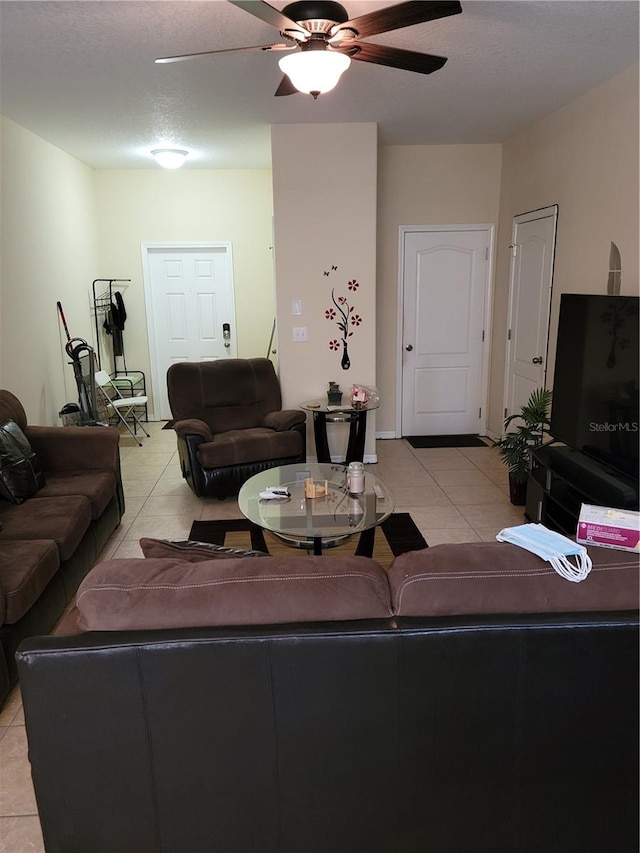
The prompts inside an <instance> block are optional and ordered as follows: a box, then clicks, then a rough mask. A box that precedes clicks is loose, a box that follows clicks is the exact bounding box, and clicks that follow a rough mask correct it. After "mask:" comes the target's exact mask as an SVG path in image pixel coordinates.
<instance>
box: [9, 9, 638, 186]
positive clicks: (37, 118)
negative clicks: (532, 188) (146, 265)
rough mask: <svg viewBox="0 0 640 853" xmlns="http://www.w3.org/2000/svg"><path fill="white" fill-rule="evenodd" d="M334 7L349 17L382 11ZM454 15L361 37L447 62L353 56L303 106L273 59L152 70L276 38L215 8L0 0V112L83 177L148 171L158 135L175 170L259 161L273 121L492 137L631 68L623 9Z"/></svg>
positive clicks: (465, 138)
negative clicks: (421, 67) (336, 78)
mask: <svg viewBox="0 0 640 853" xmlns="http://www.w3.org/2000/svg"><path fill="white" fill-rule="evenodd" d="M272 5H274V6H277V7H278V8H282V7H283V6H284V5H286V4H285V3H282V2H273V3H272ZM343 5H344V6H345V7H346V9H347V11H348V13H349V14H350V16H351V17H355V16H357V15H360V14H363V13H365V12H368V11H370V10H371V9H375V8H380V7H384V6H387V5H393V4H392V3H391V2H388V3H387V2H362V0H355V2H354V0H346V2H344V3H343ZM462 6H463V12H462V14H461V15H455V16H453V17H451V18H445V19H442V20H438V21H434V22H431V23H426V24H419V25H417V26H414V27H409V28H406V29H402V30H395V31H393V32H391V33H388V34H386V35H380V36H376V37H375V38H372V39H370V41H375V42H379V43H383V44H390V45H394V46H396V47H401V48H405V49H408V50H417V51H420V52H425V53H435V54H438V55H442V56H447V57H448V58H449V61H448V63H447V64H446V65H445V67H444V68H443V69H442V70H441V71H438V72H436V73H434V74H432V75H428V76H427V75H421V74H412V73H409V72H406V71H400V70H396V69H392V68H385V67H381V66H374V65H371V64H369V63H364V62H353V63H352V65H351V68H350V69H349V70H348V71H347V72H346V73H345V75H344V77H343V78H342V80H341V82H340V83H339V85H338V88H337V89H336V90H334V91H333V92H332V93H329V94H327V95H322V96H320V98H318V100H317V101H314V100H313V99H312V98H311V97H310V96H306V95H299V94H298V95H292V96H289V97H280V98H275V97H274V96H273V93H274V92H275V90H276V88H277V86H278V84H279V82H280V79H281V77H282V75H281V72H280V70H279V69H278V66H277V60H278V54H269V53H264V52H261V51H256V52H251V53H239V54H226V55H221V56H212V57H202V58H199V59H194V60H191V61H189V62H180V63H177V64H171V65H156V64H154V62H153V60H154V58H155V57H157V56H166V55H175V54H180V53H192V52H196V51H204V50H215V49H221V48H226V47H239V46H245V45H258V44H268V43H271V42H273V41H278V40H280V39H279V36H278V33H277V31H276V30H275V29H273V28H271V27H269V26H268V25H267V24H264V23H263V22H261V21H260V20H258V19H257V18H255V17H253V16H252V15H250V14H248V13H247V12H245V11H243V10H241V9H238V8H236V7H234V6H232V5H231V4H229V3H227V2H226V0H204V2H203V0H90V1H89V2H85V0H63V1H62V2H58V0H44V2H40V0H3V2H0V111H1V112H2V113H3V114H4V115H5V116H7V117H8V118H10V119H12V120H14V121H16V122H17V123H18V124H20V125H22V126H23V127H26V128H28V129H29V130H31V131H33V132H34V133H36V134H38V135H40V136H42V137H43V138H45V139H47V140H48V141H50V142H52V143H53V144H55V145H57V146H59V147H60V148H62V149H63V150H64V151H67V152H69V153H70V154H72V155H73V156H75V157H77V158H78V159H80V160H82V161H84V162H85V163H87V164H89V165H90V166H94V167H96V168H147V167H148V168H158V167H157V166H156V165H155V163H154V162H153V161H152V159H151V158H150V157H149V156H148V153H147V152H148V151H149V149H150V148H152V147H154V146H156V145H157V144H158V143H161V142H163V143H171V144H174V145H178V146H181V147H186V148H189V149H191V150H192V151H193V152H194V153H193V156H192V157H191V158H190V159H189V161H188V162H187V164H186V165H185V167H184V168H189V169H191V168H265V167H269V166H270V125H271V124H280V123H292V122H293V123H299V122H301V123H306V122H377V124H378V128H379V138H380V141H381V142H382V143H389V144H449V143H486V142H502V141H503V140H505V139H506V138H507V137H509V136H510V135H511V134H513V133H514V132H516V131H518V130H519V129H520V128H522V127H524V126H526V125H527V124H528V123H530V122H531V121H533V120H535V119H536V118H539V117H540V116H543V115H545V114H547V113H549V112H551V111H553V110H555V109H557V108H559V107H561V106H563V105H564V104H566V103H568V102H569V101H571V100H573V99H574V98H576V97H578V96H579V95H581V94H582V93H584V92H586V91H588V90H589V89H592V88H593V87H595V86H597V85H598V84H599V83H601V82H603V81H605V80H607V79H609V78H610V77H613V76H614V75H615V74H617V73H619V72H620V71H623V70H624V69H625V68H628V67H629V66H631V65H633V64H635V63H637V62H638V58H639V57H638V52H639V49H638V12H639V3H638V2H637V0H606V2H601V0H577V2H569V0H542V1H541V2H534V1H533V0H491V2H485V0H462Z"/></svg>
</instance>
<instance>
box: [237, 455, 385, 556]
mask: <svg viewBox="0 0 640 853" xmlns="http://www.w3.org/2000/svg"><path fill="white" fill-rule="evenodd" d="M308 478H310V479H312V480H313V482H314V485H316V486H320V487H321V488H323V487H324V483H325V480H326V482H327V494H326V495H324V496H322V497H315V498H308V497H306V496H305V482H304V481H305V480H306V479H308ZM270 486H276V487H283V488H285V487H286V488H287V490H288V491H289V493H290V494H291V497H289V498H283V499H277V500H264V499H262V498H260V493H261V492H264V491H265V490H266V489H268V488H269V487H270ZM238 505H239V507H240V511H241V512H242V514H243V515H244V516H245V517H246V518H248V519H249V521H251V522H252V523H253V524H256V525H257V526H258V527H261V528H263V529H265V530H269V531H270V532H271V533H273V534H274V535H275V536H277V537H278V538H279V539H281V540H282V541H283V542H285V543H286V544H287V545H291V546H292V547H294V548H304V549H306V550H308V551H313V553H314V554H316V555H320V554H322V551H323V550H324V549H327V548H333V547H335V546H336V545H340V544H342V543H343V542H344V541H346V540H347V539H348V538H349V537H351V536H354V535H355V534H360V541H359V542H358V546H357V548H356V554H358V555H360V556H366V557H370V556H371V555H372V553H373V541H374V538H375V528H376V526H377V525H378V524H380V523H381V522H383V521H384V520H385V519H386V518H388V517H389V516H390V515H391V513H392V511H393V497H392V495H391V492H390V491H389V490H388V488H387V487H386V486H385V484H384V483H383V482H382V480H380V478H379V477H376V476H375V474H372V473H370V472H369V471H366V472H365V489H364V492H363V493H362V494H360V495H350V494H349V491H348V489H347V469H346V467H345V466H344V465H335V464H328V463H324V464H319V463H310V462H306V463H303V462H300V463H298V464H296V465H282V466H281V467H279V468H270V469H269V470H267V471H262V472H261V473H260V474H256V475H255V476H254V477H251V479H250V480H247V482H246V483H245V484H244V485H243V486H242V488H241V489H240V493H239V495H238Z"/></svg>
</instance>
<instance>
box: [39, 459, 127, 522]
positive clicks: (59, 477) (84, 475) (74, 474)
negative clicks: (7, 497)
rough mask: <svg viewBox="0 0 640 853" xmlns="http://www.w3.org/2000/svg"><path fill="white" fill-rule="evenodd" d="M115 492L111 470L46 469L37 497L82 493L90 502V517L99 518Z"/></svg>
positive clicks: (114, 481)
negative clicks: (45, 479)
mask: <svg viewBox="0 0 640 853" xmlns="http://www.w3.org/2000/svg"><path fill="white" fill-rule="evenodd" d="M115 493H116V475H115V474H114V473H113V471H47V482H46V485H45V486H44V487H43V488H42V489H41V490H40V491H39V492H38V497H39V498H55V497H61V496H65V497H66V496H68V495H82V496H84V497H85V498H88V499H89V501H90V503H91V517H92V518H93V519H94V521H95V519H96V518H100V516H101V515H102V513H103V512H104V511H105V509H106V508H107V507H108V506H109V502H110V501H111V499H112V498H113V496H114V495H115Z"/></svg>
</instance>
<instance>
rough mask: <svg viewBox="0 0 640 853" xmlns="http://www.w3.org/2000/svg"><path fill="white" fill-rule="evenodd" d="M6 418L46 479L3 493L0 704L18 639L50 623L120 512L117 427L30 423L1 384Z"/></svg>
mask: <svg viewBox="0 0 640 853" xmlns="http://www.w3.org/2000/svg"><path fill="white" fill-rule="evenodd" d="M8 420H13V421H14V422H15V423H16V424H17V425H18V426H19V427H20V429H21V430H22V432H23V433H24V434H25V435H26V437H27V439H28V440H29V444H30V445H31V448H32V449H33V450H34V451H35V453H36V456H37V458H38V460H39V462H40V465H41V467H42V470H43V472H44V477H45V485H44V486H43V487H42V488H41V489H40V490H39V491H37V492H36V494H35V495H34V496H33V497H30V498H28V499H27V500H25V501H24V502H23V503H20V504H17V503H13V502H11V501H9V500H8V499H7V498H5V497H0V707H1V705H2V703H3V702H4V700H5V699H6V697H7V695H8V693H9V691H10V690H11V687H12V686H13V685H14V684H15V682H16V680H17V670H16V665H15V652H16V649H17V647H18V646H19V644H20V642H21V641H22V640H23V639H25V637H29V636H32V635H34V634H43V633H47V632H48V631H50V630H51V629H52V628H53V626H54V625H55V623H56V621H57V620H58V619H59V618H60V616H61V614H62V612H63V611H64V608H65V606H66V605H67V603H68V602H69V601H70V600H71V598H72V597H73V595H74V593H75V591H76V589H77V586H78V584H79V583H80V581H81V580H82V578H83V577H84V576H85V574H86V573H87V572H88V571H89V569H90V568H91V567H92V566H93V564H94V562H95V560H96V557H97V556H98V554H99V552H100V550H101V549H102V547H103V545H104V544H105V543H106V541H107V539H108V538H109V536H110V535H111V533H112V532H113V531H114V530H115V528H116V527H117V526H118V524H119V523H120V518H121V516H122V514H123V512H124V496H123V491H122V481H121V477H120V456H119V449H118V442H119V433H118V431H117V430H116V429H113V428H110V427H44V426H33V425H29V424H27V417H26V413H25V411H24V408H23V407H22V404H21V403H20V401H19V400H18V398H17V397H16V396H15V395H14V394H12V393H11V392H10V391H6V390H0V424H2V423H5V422H6V421H8Z"/></svg>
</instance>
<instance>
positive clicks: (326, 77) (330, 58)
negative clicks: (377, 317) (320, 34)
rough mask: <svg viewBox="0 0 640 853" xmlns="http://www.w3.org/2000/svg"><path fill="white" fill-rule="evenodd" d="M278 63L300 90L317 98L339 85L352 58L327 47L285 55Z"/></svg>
mask: <svg viewBox="0 0 640 853" xmlns="http://www.w3.org/2000/svg"><path fill="white" fill-rule="evenodd" d="M278 65H279V66H280V70H281V71H283V72H284V73H285V74H286V75H287V77H288V78H289V80H291V83H292V85H293V86H295V88H296V89H297V90H298V91H299V92H304V93H306V94H308V95H313V97H314V98H317V97H318V95H322V94H324V93H325V92H330V91H331V89H333V88H334V86H336V85H337V83H338V80H339V79H340V77H341V76H342V74H343V73H344V72H345V71H346V70H347V68H348V67H349V66H350V65H351V59H350V58H349V57H348V56H346V55H345V54H344V53H336V52H334V51H329V50H326V49H323V50H304V51H302V52H300V53H290V54H289V55H288V56H283V57H282V59H280V60H279V61H278Z"/></svg>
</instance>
